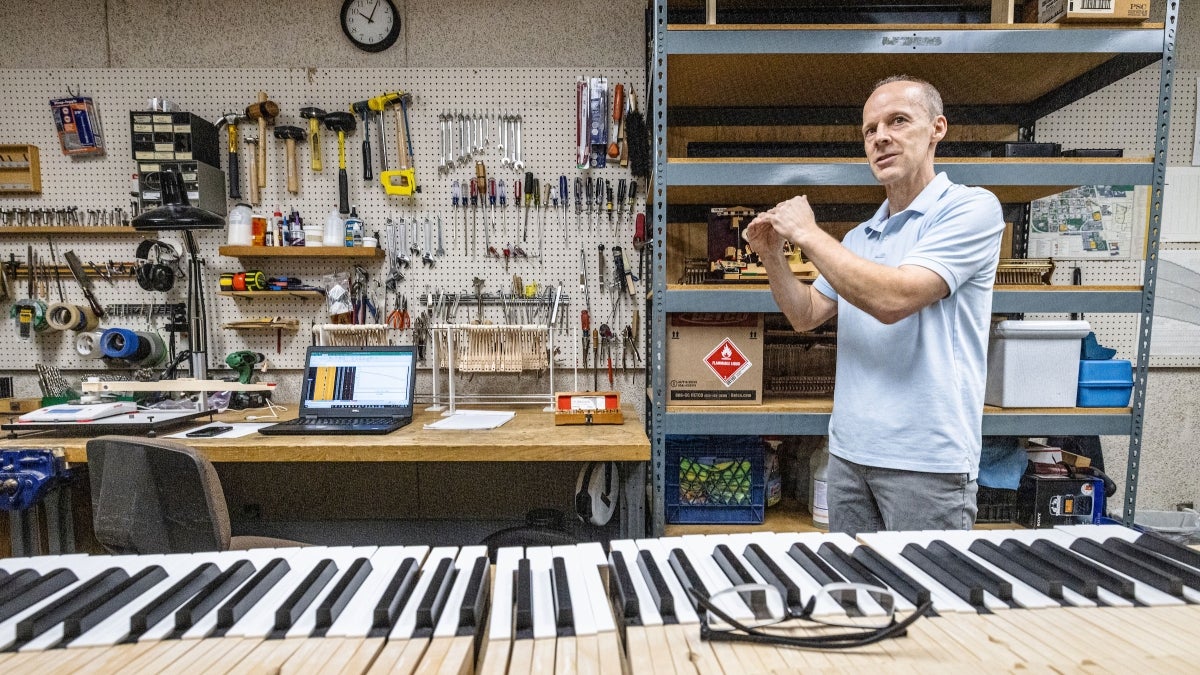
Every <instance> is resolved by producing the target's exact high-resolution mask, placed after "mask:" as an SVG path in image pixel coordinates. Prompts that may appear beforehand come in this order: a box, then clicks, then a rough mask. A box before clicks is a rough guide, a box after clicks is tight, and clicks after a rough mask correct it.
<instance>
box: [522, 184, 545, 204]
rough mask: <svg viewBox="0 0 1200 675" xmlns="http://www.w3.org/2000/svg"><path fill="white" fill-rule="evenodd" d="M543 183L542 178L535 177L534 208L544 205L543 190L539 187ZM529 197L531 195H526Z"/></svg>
mask: <svg viewBox="0 0 1200 675" xmlns="http://www.w3.org/2000/svg"><path fill="white" fill-rule="evenodd" d="M541 183H542V182H541V181H540V180H538V179H536V178H534V179H533V208H535V209H536V208H539V207H540V206H541V205H542V193H541V190H539V189H538V188H540V187H541ZM528 197H529V196H528V195H526V198H527V199H528Z"/></svg>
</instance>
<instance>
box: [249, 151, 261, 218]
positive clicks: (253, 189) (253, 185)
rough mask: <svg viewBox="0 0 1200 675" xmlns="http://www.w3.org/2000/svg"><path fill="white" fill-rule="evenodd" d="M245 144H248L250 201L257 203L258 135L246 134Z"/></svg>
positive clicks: (258, 199)
mask: <svg viewBox="0 0 1200 675" xmlns="http://www.w3.org/2000/svg"><path fill="white" fill-rule="evenodd" d="M246 145H248V146H250V203H251V204H258V203H259V201H260V196H261V195H260V193H259V187H258V181H257V180H256V177H255V174H256V173H258V148H259V147H260V146H259V144H258V137H256V136H247V137H246Z"/></svg>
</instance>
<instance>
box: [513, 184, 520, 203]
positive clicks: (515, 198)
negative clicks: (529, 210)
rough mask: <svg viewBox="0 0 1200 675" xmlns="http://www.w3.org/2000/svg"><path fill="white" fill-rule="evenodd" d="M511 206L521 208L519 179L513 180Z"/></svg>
mask: <svg viewBox="0 0 1200 675" xmlns="http://www.w3.org/2000/svg"><path fill="white" fill-rule="evenodd" d="M513 206H515V207H517V208H521V179H520V178H518V179H516V180H514V181H513Z"/></svg>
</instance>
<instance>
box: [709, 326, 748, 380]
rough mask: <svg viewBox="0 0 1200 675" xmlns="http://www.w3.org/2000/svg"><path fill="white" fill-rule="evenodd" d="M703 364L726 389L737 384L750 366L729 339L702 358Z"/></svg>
mask: <svg viewBox="0 0 1200 675" xmlns="http://www.w3.org/2000/svg"><path fill="white" fill-rule="evenodd" d="M704 363H705V364H707V365H708V367H709V368H710V369H711V370H712V371H713V373H715V374H716V376H717V378H718V379H720V380H721V382H722V383H723V384H724V385H725V386H726V387H728V386H730V385H732V384H733V383H734V382H737V379H738V378H739V377H741V376H742V374H743V373H745V372H746V371H747V370H749V369H750V366H751V365H752V364H751V363H750V359H748V358H746V357H745V356H744V355H743V354H742V352H741V350H739V349H738V348H737V345H735V344H733V341H732V340H730V339H729V338H725V339H724V340H722V341H721V344H719V345H717V346H716V348H714V349H713V350H712V351H711V352H709V353H708V356H706V357H704Z"/></svg>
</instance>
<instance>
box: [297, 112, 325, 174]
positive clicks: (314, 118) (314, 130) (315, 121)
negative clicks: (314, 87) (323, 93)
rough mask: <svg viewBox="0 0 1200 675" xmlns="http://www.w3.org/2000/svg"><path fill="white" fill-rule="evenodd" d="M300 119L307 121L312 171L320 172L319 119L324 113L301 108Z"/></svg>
mask: <svg viewBox="0 0 1200 675" xmlns="http://www.w3.org/2000/svg"><path fill="white" fill-rule="evenodd" d="M300 117H303V118H304V119H306V120H308V147H309V148H311V149H312V163H311V166H312V170H313V171H320V170H321V134H320V133H319V132H320V130H321V119H322V118H324V117H325V111H324V110H321V109H320V108H313V107H311V106H310V107H307V108H301V109H300Z"/></svg>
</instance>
